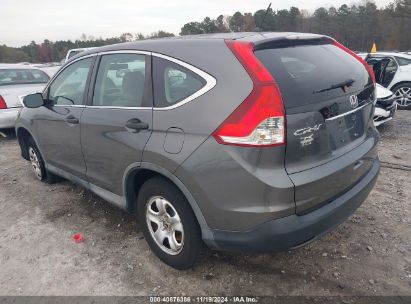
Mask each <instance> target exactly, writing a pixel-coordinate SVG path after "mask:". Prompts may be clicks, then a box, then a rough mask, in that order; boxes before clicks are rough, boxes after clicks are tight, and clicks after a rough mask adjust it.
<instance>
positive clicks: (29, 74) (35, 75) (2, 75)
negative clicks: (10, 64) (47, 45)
mask: <svg viewBox="0 0 411 304" xmlns="http://www.w3.org/2000/svg"><path fill="white" fill-rule="evenodd" d="M49 79H50V78H49V76H47V74H46V73H44V72H43V71H40V70H35V69H2V70H0V85H9V84H26V83H47V82H48V81H49Z"/></svg>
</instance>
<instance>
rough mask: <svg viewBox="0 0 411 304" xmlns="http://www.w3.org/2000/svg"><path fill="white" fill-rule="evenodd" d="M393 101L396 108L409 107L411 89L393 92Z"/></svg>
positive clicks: (405, 88) (406, 88)
mask: <svg viewBox="0 0 411 304" xmlns="http://www.w3.org/2000/svg"><path fill="white" fill-rule="evenodd" d="M394 95H395V100H396V101H397V104H398V106H400V107H407V106H409V105H411V87H402V88H399V89H398V90H396V91H395V93H394Z"/></svg>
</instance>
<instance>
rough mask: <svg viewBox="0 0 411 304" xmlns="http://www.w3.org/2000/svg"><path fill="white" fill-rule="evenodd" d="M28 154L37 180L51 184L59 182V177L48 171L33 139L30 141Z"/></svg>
mask: <svg viewBox="0 0 411 304" xmlns="http://www.w3.org/2000/svg"><path fill="white" fill-rule="evenodd" d="M27 152H28V156H29V160H30V163H31V166H32V168H33V172H34V175H35V176H36V177H37V179H38V180H41V181H43V182H46V183H49V184H51V183H54V182H55V181H56V180H57V176H56V175H54V174H53V173H51V172H49V171H48V170H47V169H46V167H45V165H44V160H43V157H42V156H41V153H40V151H39V149H38V148H37V145H36V144H35V142H34V140H33V139H32V138H30V139H29V140H28V143H27Z"/></svg>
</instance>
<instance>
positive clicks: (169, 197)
mask: <svg viewBox="0 0 411 304" xmlns="http://www.w3.org/2000/svg"><path fill="white" fill-rule="evenodd" d="M137 204H138V221H139V223H140V225H141V226H142V229H143V233H144V236H145V238H146V240H147V242H148V244H149V246H150V248H151V250H152V251H153V252H154V253H155V254H156V255H157V256H158V257H159V258H160V259H161V260H162V261H163V262H164V263H166V264H168V265H169V266H171V267H174V268H176V269H180V270H183V269H188V268H191V267H192V266H193V265H194V264H195V263H196V262H197V261H198V260H199V259H200V258H201V257H202V256H203V255H204V253H205V252H206V248H205V245H204V243H203V241H202V238H201V230H200V227H199V225H198V223H197V220H196V218H195V215H194V213H193V211H192V210H191V207H190V205H189V203H188V202H187V200H186V198H185V197H184V195H183V194H182V193H181V192H180V190H179V189H178V188H176V187H175V186H174V185H173V184H172V183H171V182H169V181H168V180H166V179H164V178H161V177H154V178H151V179H149V180H148V181H147V182H145V183H144V185H143V186H142V187H141V189H140V192H139V195H138V199H137Z"/></svg>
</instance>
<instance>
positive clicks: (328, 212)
mask: <svg viewBox="0 0 411 304" xmlns="http://www.w3.org/2000/svg"><path fill="white" fill-rule="evenodd" d="M379 170H380V162H379V160H378V159H376V160H374V161H373V164H372V166H371V169H370V170H369V171H368V173H367V174H366V175H365V176H364V177H363V178H362V179H361V180H359V181H358V182H357V184H356V185H355V186H354V187H352V188H351V189H350V190H349V191H347V192H345V193H344V194H343V195H341V196H339V197H338V198H336V199H335V200H333V201H331V202H330V203H328V204H326V205H324V206H323V207H321V208H319V209H316V210H314V211H312V212H309V213H307V214H305V215H297V214H295V215H290V216H287V217H283V218H280V219H276V220H271V221H268V222H265V223H263V224H260V225H259V226H257V227H255V228H253V229H250V230H248V231H245V232H238V231H223V230H212V238H213V239H212V240H205V242H206V243H207V244H208V245H209V246H211V247H212V248H213V249H217V250H224V251H233V252H270V251H284V250H288V249H291V248H295V247H299V246H301V245H304V244H306V243H308V242H311V241H313V240H315V239H317V238H319V237H320V236H322V235H323V234H325V233H327V232H328V231H330V230H332V229H333V228H335V227H337V226H338V225H339V224H341V223H342V222H343V221H345V220H346V219H347V218H348V217H349V216H350V215H351V214H352V213H353V212H354V211H355V210H356V209H357V208H358V207H359V206H360V205H361V204H362V202H363V201H364V200H365V199H366V198H367V196H368V194H369V193H370V191H371V189H372V188H373V186H374V184H375V182H376V181H377V177H378V173H379Z"/></svg>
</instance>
